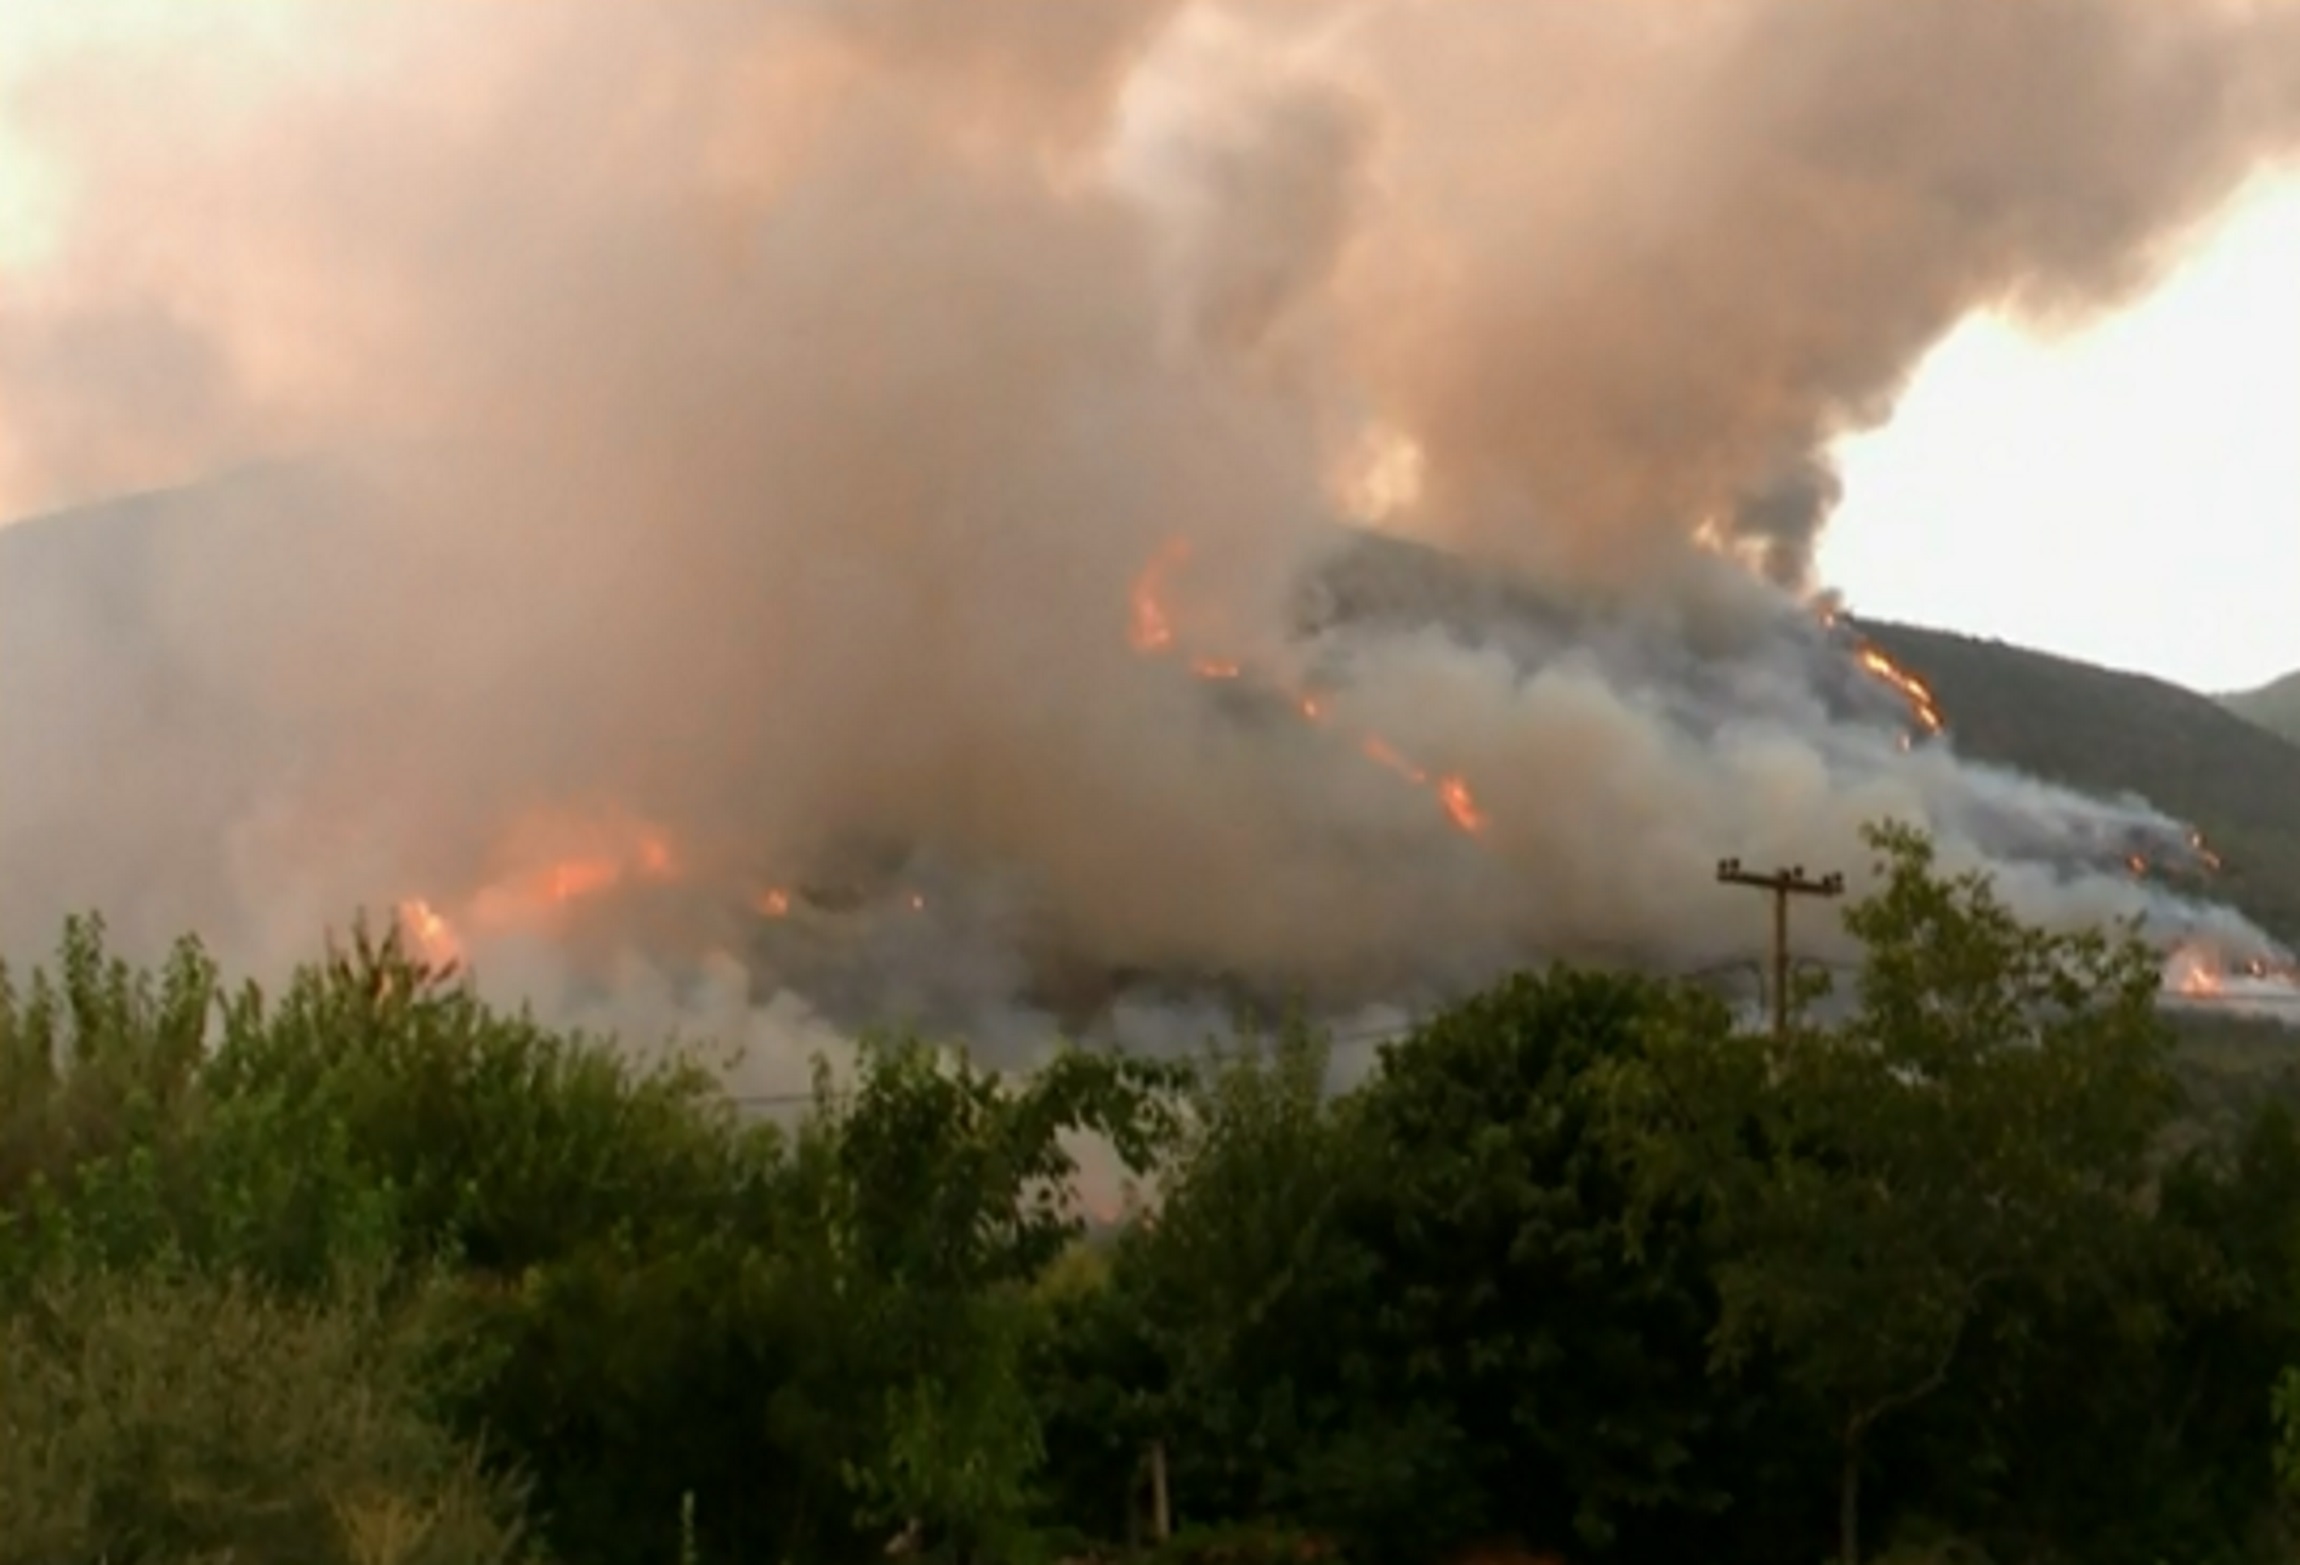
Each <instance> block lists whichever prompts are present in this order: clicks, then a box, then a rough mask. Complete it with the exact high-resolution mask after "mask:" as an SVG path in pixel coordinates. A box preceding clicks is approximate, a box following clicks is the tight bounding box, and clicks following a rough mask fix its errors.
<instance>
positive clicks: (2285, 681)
mask: <svg viewBox="0 0 2300 1565" xmlns="http://www.w3.org/2000/svg"><path fill="white" fill-rule="evenodd" d="M2220 702H2221V705H2223V706H2225V707H2227V708H2228V710H2229V711H2231V712H2234V713H2235V714H2236V715H2237V716H2238V717H2241V718H2243V719H2245V720H2246V721H2247V722H2252V723H2257V724H2259V725H2260V726H2261V727H2262V728H2265V729H2267V730H2269V731H2270V732H2271V733H2275V734H2280V735H2282V736H2283V737H2284V738H2286V739H2289V740H2291V741H2292V742H2293V743H2295V744H2300V670H2295V671H2294V672H2292V673H2289V674H2286V675H2285V676H2284V677H2283V678H2282V679H2279V680H2277V681H2276V682H2275V683H2274V684H2269V685H2263V686H2261V687H2260V688H2259V689H2258V690H2247V691H2245V692H2243V693H2242V694H2241V695H2233V696H2222V697H2221V698H2220Z"/></svg>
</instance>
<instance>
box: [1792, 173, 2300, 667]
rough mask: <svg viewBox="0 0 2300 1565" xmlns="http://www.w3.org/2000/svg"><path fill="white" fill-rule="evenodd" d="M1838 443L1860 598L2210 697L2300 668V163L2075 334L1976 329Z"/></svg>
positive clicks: (1854, 591)
mask: <svg viewBox="0 0 2300 1565" xmlns="http://www.w3.org/2000/svg"><path fill="white" fill-rule="evenodd" d="M1842 455H1843V460H1844V466H1845V503H1844V506H1843V509H1841V510H1840V511H1839V512H1838V513H1837V518H1836V521H1835V522H1834V524H1833V525H1832V527H1831V531H1830V535H1829V539H1828V542H1827V543H1826V544H1825V545H1824V547H1823V550H1822V554H1821V563H1822V567H1823V569H1824V571H1825V573H1826V574H1827V575H1828V576H1829V577H1830V579H1831V580H1833V581H1835V582H1836V583H1838V584H1839V585H1840V586H1842V587H1843V588H1844V589H1845V590H1846V592H1847V594H1848V595H1849V597H1850V598H1851V600H1852V603H1853V606H1854V607H1855V609H1856V610H1865V611H1866V612H1868V613H1870V614H1873V615H1876V616H1878V617H1881V618H1892V619H1909V620H1919V621H1923V622H1925V623H1928V624H1934V625H1943V626H1948V627H1950V628H1953V629H1958V630H1965V631H1970V632H1973V633H1975V634H1980V635H1987V636H1994V637H1998V638H2000V639H2003V640H2006V641H2017V642H2024V643H2027V644H2030V645H2033V646H2040V647H2045V648H2048V649H2051V650H2053V651H2058V652H2064V653H2067V654H2069V655H2071V656H2074V657H2081V658H2085V659H2087V660H2090V661H2096V662H2102V663H2108V664H2113V665H2116V666H2119V667H2125V668H2134V669H2143V670H2146V671H2148V672H2151V673H2156V674H2161V675H2163V676H2165V677H2167V678H2170V679H2175V680H2179V681H2181V682H2183V683H2187V684H2193V685H2198V686H2201V687H2203V688H2205V689H2208V690H2223V689H2232V688H2243V687H2248V686H2252V685H2257V684H2260V683H2263V682H2265V681H2266V680H2268V679H2270V678H2273V677H2275V676H2277V675H2279V674H2283V673H2286V672H2289V671H2291V670H2293V669H2300V178H2293V177H2289V176H2287V177H2283V178H2276V179H2266V178H2264V179H2263V180H2262V181H2261V182H2260V185H2259V186H2258V188H2257V190H2256V191H2255V192H2254V193H2253V194H2252V195H2250V196H2249V197H2247V198H2246V199H2244V200H2243V201H2241V202H2240V203H2239V204H2238V207H2237V209H2236V210H2235V211H2233V212H2232V213H2230V214H2229V215H2228V217H2227V218H2226V220H2225V221H2224V222H2223V223H2221V224H2220V225H2217V227H2216V229H2215V230H2214V231H2213V232H2211V233H2210V234H2208V235H2205V236H2203V237H2202V242H2201V243H2200V245H2199V246H2198V253H2197V254H2196V255H2195V256H2194V257H2193V258H2192V259H2190V260H2189V261H2188V262H2187V263H2186V264H2185V265H2183V266H2182V267H2181V268H2180V269H2179V270H2178V271H2177V272H2176V273H2174V275H2173V276H2172V277H2170V278H2169V279H2167V281H2166V282H2165V284H2164V285H2163V286H2162V287H2160V288H2159V289H2158V290H2157V291H2156V292H2155V293H2153V294H2152V295H2150V296H2149V297H2148V298H2146V299H2145V300H2143V301H2141V302H2140V303H2139V304H2137V305H2136V306H2135V307H2133V308H2132V309H2130V310H2128V311H2126V312H2125V313H2124V314H2122V315H2120V316H2117V317H2115V318H2114V319H2111V320H2109V321H2106V322H2102V323H2099V324H2097V325H2095V326H2093V327H2092V328H2090V329H2089V330H2085V331H2083V332H2080V333H2078V334H2076V335H2075V336H2074V337H2072V338H2071V339H2070V340H2067V341H2064V342H2059V343H2051V344H2048V343H2044V342H2039V341H2036V340H2032V339H2029V338H2026V337H2023V336H2021V335H2020V334H2019V333H2017V332H2016V331H2015V330H2013V329H2012V328H2010V327H2009V326H2007V325H2005V324H2003V323H2001V322H1998V321H1995V320H1990V319H1978V320H1973V321H1970V322H1968V323H1967V324H1966V325H1965V326H1964V327H1963V328H1962V329H1961V330H1959V331H1958V332H1957V333H1956V334H1955V335H1954V336H1953V337H1951V338H1950V339H1949V340H1948V341H1947V342H1945V343H1943V344H1942V345H1941V346H1940V347H1939V348H1938V349H1936V350H1935V351H1934V353H1933V355H1932V357H1931V359H1930V360H1929V361H1928V362H1927V363H1926V365H1925V368H1924V369H1923V371H1922V372H1921V373H1920V374H1919V375H1918V377H1917V380H1916V383H1915V384H1914V385H1913V386H1912V387H1911V389H1910V391H1909V394H1908V396H1907V397H1906V399H1905V400H1904V401H1903V402H1902V404H1901V406H1900V408H1899V410H1898V411H1897V413H1896V414H1895V416H1894V418H1893V421H1892V423H1891V424H1890V425H1889V426H1888V427H1886V428H1884V429H1882V430H1879V431H1876V432H1874V433H1872V434H1869V435H1866V436H1863V437H1860V438H1858V439H1855V440H1851V441H1848V442H1847V443H1846V445H1845V447H1844V448H1843V453H1842Z"/></svg>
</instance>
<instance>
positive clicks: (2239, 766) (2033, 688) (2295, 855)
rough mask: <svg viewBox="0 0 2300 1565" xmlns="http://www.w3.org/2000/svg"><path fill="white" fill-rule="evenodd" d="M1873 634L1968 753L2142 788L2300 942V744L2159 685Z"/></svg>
mask: <svg viewBox="0 0 2300 1565" xmlns="http://www.w3.org/2000/svg"><path fill="white" fill-rule="evenodd" d="M1861 628H1862V630H1863V631H1864V632H1865V633H1866V634H1867V635H1868V636H1869V637H1870V638H1871V639H1872V640H1874V641H1875V642H1876V643H1877V644H1878V645H1879V646H1880V647H1882V648H1884V650H1885V651H1886V652H1887V653H1889V654H1890V655H1891V656H1892V657H1893V658H1894V659H1895V660H1896V661H1898V662H1900V663H1902V664H1903V665H1905V666H1906V667H1908V668H1909V669H1911V670H1912V671H1914V672H1915V673H1917V674H1918V675H1919V676H1921V677H1922V678H1923V679H1924V680H1925V681H1926V682H1927V683H1928V684H1930V685H1931V686H1932V687H1933V691H1934V693H1935V695H1936V696H1938V697H1939V700H1940V704H1941V707H1942V709H1943V710H1944V711H1945V712H1946V714H1947V716H1948V722H1949V728H1950V732H1951V734H1952V735H1953V737H1954V739H1955V742H1956V745H1957V748H1958V750H1959V751H1960V752H1961V753H1963V754H1965V755H1969V756H1972V757H1974V758H1975V759H1977V760H1984V761H1993V762H1996V763H1999V764H2002V765H2006V766H2011V767H2016V768H2018V769H2019V770H2022V771H2025V772H2031V773H2034V774H2035V775H2037V776H2040V777H2044V778H2047V779H2050V780H2052V781H2055V782H2062V783H2067V784H2069V785H2071V786H2074V787H2078V788H2083V789H2087V790H2089V791H2092V792H2095V793H2105V794H2119V793H2135V794H2139V795H2141V796H2142V797H2144V798H2146V799H2147V800H2148V801H2149V802H2150V803H2151V804H2154V805H2155V806H2157V807H2158V808H2159V809H2162V810H2165V811H2167V812H2169V813H2171V814H2173V815H2176V816H2179V817H2181V818H2182V819H2185V820H2189V821H2192V822H2194V823H2195V824H2196V825H2197V826H2198V827H2199V828H2200V829H2202V830H2203V832H2204V833H2205V835H2206V837H2207V838H2208V839H2209V840H2210V842H2211V844H2212V846H2213V848H2214V849H2215V850H2216V851H2217V852H2219V854H2220V855H2221V856H2222V858H2223V859H2225V860H2226V864H2227V868H2226V871H2225V873H2224V874H2223V875H2222V877H2221V881H2220V887H2219V889H2220V891H2221V893H2222V894H2223V895H2224V896H2226V897H2227V899H2228V900H2229V901H2231V902H2233V903H2234V904H2236V906H2238V907H2240V908H2242V909H2243V910H2244V911H2245V912H2246V913H2248V914H2250V915H2251V916H2252V917H2253V918H2254V919H2256V920H2257V921H2258V922H2259V923H2260V924H2262V925H2263V926H2264V927H2266V928H2267V929H2269V930H2270V931H2271V932H2273V933H2275V934H2276V935H2277V936H2279V937H2280V938H2282V939H2284V940H2286V941H2289V942H2300V744H2295V743H2292V742H2289V741H2287V740H2285V739H2281V738H2278V737H2277V736H2275V735H2273V734H2271V733H2269V732H2267V731H2266V730H2265V729H2263V728H2261V727H2258V726H2256V725H2255V724H2254V723H2251V722H2247V721H2245V720H2244V719H2243V718H2240V717H2237V716H2235V715H2234V714H2232V713H2231V712H2229V711H2228V710H2226V709H2225V708H2223V707H2222V706H2221V705H2220V704H2219V703H2218V702H2216V701H2213V700H2212V699H2210V698H2208V697H2206V696H2202V695H2199V694H2197V693H2196V692H2194V691H2192V690H2187V689H2183V688H2182V687H2180V686H2178V685H2173V684H2168V683H2166V682H2165V681H2163V680H2160V679H2151V678H2148V677H2145V676H2143V675H2137V674H2123V673H2117V672H2114V671H2111V670H2109V669H2104V668H2096V667H2094V666H2092V665H2090V664H2086V663H2078V662H2074V661H2072V660H2070V659H2067V658H2059V657H2053V656H2050V655H2047V654H2045V653H2041V652H2031V651H2028V650H2026V649H2024V648H2020V647H2012V646H2007V645H2005V644H2004V643H2003V642H1998V641H1982V640H1976V639H1974V638H1972V637H1968V636H1959V635H1952V634H1949V633H1947V632H1943V631H1936V630H1922V629H1919V628H1917V627H1914V626H1908V625H1888V624H1868V623H1864V624H1863V625H1862V627H1861ZM2295 694H2300V691H2296V692H2295Z"/></svg>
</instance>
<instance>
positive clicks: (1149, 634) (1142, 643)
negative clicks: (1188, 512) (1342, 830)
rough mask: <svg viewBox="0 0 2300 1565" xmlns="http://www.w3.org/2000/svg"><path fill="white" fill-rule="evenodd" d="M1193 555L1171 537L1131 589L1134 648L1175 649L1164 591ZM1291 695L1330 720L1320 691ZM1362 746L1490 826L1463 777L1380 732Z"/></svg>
mask: <svg viewBox="0 0 2300 1565" xmlns="http://www.w3.org/2000/svg"><path fill="white" fill-rule="evenodd" d="M1189 556H1190V542H1189V540H1188V539H1187V538H1173V539H1169V540H1168V541H1167V542H1166V543H1165V544H1164V545H1162V546H1161V547H1160V548H1159V550H1158V552H1157V553H1156V554H1154V555H1152V556H1151V558H1150V561H1149V563H1148V564H1146V565H1145V566H1143V567H1142V570H1141V573H1140V574H1139V575H1137V576H1136V577H1135V579H1134V587H1133V592H1132V594H1131V603H1132V606H1133V617H1132V623H1131V624H1130V625H1129V627H1128V632H1127V640H1128V641H1129V642H1131V643H1132V644H1133V647H1134V650H1135V651H1137V652H1141V653H1144V654H1159V653H1166V652H1171V651H1173V650H1175V637H1174V625H1173V619H1172V616H1171V615H1169V614H1168V613H1167V610H1166V603H1165V596H1164V594H1165V588H1166V583H1167V579H1168V577H1169V576H1170V575H1171V574H1172V572H1173V571H1174V570H1175V569H1176V568H1178V567H1179V566H1180V565H1181V564H1182V563H1183V562H1184V561H1185V560H1187V559H1188V558H1189ZM1190 672H1191V673H1193V674H1195V675H1196V676H1197V677H1198V678H1200V679H1239V678H1242V677H1244V674H1245V670H1244V668H1243V667H1242V666H1241V665H1240V664H1238V663H1237V662H1235V661H1233V660H1231V659H1229V658H1213V657H1200V658H1194V659H1193V660H1192V661H1191V663H1190ZM1291 699H1292V700H1293V703H1294V709H1295V710H1296V711H1297V712H1299V713H1301V715H1302V717H1303V719H1304V720H1305V721H1307V722H1311V723H1318V724H1323V723H1325V722H1326V720H1327V717H1328V715H1329V714H1328V712H1327V708H1326V704H1325V702H1324V701H1323V700H1321V699H1320V698H1319V697H1318V696H1316V695H1313V694H1310V693H1308V692H1306V691H1305V692H1293V693H1291ZM1358 747H1359V749H1361V750H1362V751H1364V753H1365V754H1366V755H1367V756H1368V757H1369V758H1370V759H1372V760H1374V761H1376V762H1378V763H1380V764H1381V765H1383V766H1385V767H1387V768H1389V769H1390V770H1391V771H1393V772H1395V773H1397V774H1398V775H1399V776H1400V777H1403V778H1405V779H1407V780H1408V781H1410V782H1413V783H1415V784H1418V785H1419V786H1421V787H1423V788H1426V789H1428V790H1430V791H1431V792H1432V793H1434V794H1435V795H1436V796H1437V801H1438V803H1439V805H1440V806H1441V807H1442V808H1443V809H1444V811H1445V814H1446V818H1447V819H1448V820H1450V821H1452V822H1453V824H1454V825H1455V826H1456V827H1458V828H1459V829H1460V830H1462V831H1464V832H1467V833H1469V834H1471V835H1473V836H1474V835H1476V834H1477V833H1479V832H1482V831H1484V830H1485V827H1486V817H1485V813H1484V811H1482V810H1481V809H1479V808H1478V805H1477V802H1476V800H1475V799H1474V798H1472V797H1471V795H1470V791H1469V784H1468V783H1467V782H1465V781H1463V780H1462V779H1461V778H1459V777H1444V778H1433V777H1431V776H1430V774H1429V773H1428V772H1427V771H1425V770H1423V769H1422V768H1421V767H1420V766H1417V765H1416V764H1414V763H1413V762H1412V761H1409V760H1408V759H1406V757H1405V756H1403V755H1401V754H1400V753H1399V752H1398V751H1397V749H1396V748H1395V747H1394V746H1392V745H1391V744H1390V742H1389V741H1388V740H1386V739H1384V738H1383V737H1382V736H1381V735H1379V734H1366V735H1363V736H1362V737H1361V738H1360V739H1359V741H1358Z"/></svg>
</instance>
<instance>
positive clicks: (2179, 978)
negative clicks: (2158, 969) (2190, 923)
mask: <svg viewBox="0 0 2300 1565" xmlns="http://www.w3.org/2000/svg"><path fill="white" fill-rule="evenodd" d="M2166 982H2167V984H2168V985H2169V986H2170V987H2171V988H2173V989H2175V990H2177V991H2178V992H2179V993H2181V994H2184V995H2189V996H2191V997H2205V996H2211V995H2216V994H2220V993H2222V992H2223V991H2225V990H2226V989H2227V987H2228V981H2227V979H2226V977H2225V976H2224V975H2223V974H2222V972H2221V969H2220V963H2219V960H2218V959H2217V958H2215V957H2214V956H2213V955H2212V954H2211V953H2210V952H2209V951H2205V950H2203V949H2201V948H2199V947H2196V946H2184V947H2182V948H2181V949H2180V950H2178V951H2176V952H2174V953H2173V957H2172V965H2171V968H2170V970H2169V971H2168V972H2167V974H2166Z"/></svg>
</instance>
